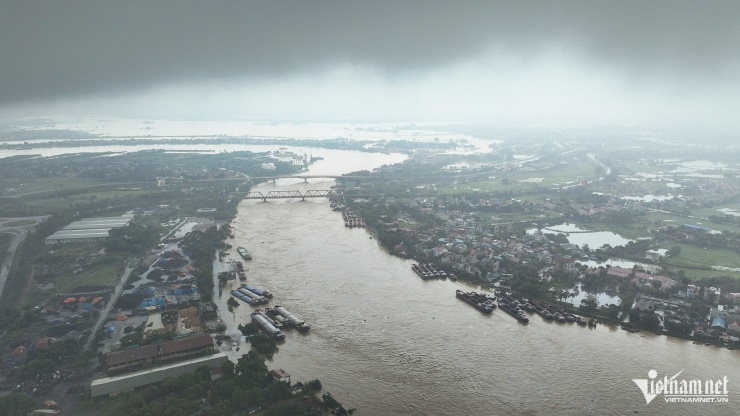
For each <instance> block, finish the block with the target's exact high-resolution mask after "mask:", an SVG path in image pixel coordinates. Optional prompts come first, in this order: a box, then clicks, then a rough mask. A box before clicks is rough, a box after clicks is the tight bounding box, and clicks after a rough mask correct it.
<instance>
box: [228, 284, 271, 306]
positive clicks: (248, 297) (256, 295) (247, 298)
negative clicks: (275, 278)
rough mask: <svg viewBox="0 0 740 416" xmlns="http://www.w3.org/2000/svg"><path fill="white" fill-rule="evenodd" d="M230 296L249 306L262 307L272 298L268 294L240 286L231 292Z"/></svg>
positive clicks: (251, 287)
mask: <svg viewBox="0 0 740 416" xmlns="http://www.w3.org/2000/svg"><path fill="white" fill-rule="evenodd" d="M231 296H233V297H235V298H237V299H239V300H241V301H242V302H244V303H246V304H248V305H250V306H258V305H264V304H265V303H267V302H269V301H270V300H269V299H270V298H272V294H271V293H270V292H268V291H266V290H261V289H258V288H256V287H254V286H250V285H241V286H240V287H239V288H238V289H236V290H232V291H231Z"/></svg>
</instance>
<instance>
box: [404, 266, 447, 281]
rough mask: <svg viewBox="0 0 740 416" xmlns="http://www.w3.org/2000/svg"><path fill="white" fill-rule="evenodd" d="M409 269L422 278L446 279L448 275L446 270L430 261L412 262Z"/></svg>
mask: <svg viewBox="0 0 740 416" xmlns="http://www.w3.org/2000/svg"><path fill="white" fill-rule="evenodd" d="M411 270H413V271H414V273H416V274H417V275H419V277H421V278H422V279H423V280H427V279H446V278H447V277H448V275H447V272H445V271H444V270H440V269H438V268H437V266H435V265H434V264H432V263H419V264H416V263H414V264H412V265H411Z"/></svg>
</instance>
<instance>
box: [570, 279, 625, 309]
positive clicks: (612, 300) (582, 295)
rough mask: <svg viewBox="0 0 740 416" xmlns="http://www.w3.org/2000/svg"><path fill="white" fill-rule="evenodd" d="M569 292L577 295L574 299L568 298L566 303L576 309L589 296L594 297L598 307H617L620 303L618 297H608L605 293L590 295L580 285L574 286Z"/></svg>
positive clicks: (620, 300)
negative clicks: (612, 305)
mask: <svg viewBox="0 0 740 416" xmlns="http://www.w3.org/2000/svg"><path fill="white" fill-rule="evenodd" d="M571 292H573V293H578V295H576V296H575V297H572V298H568V303H572V304H573V306H575V307H578V306H580V305H581V301H582V300H584V299H586V298H588V297H589V296H594V297H595V298H596V301H597V302H599V306H606V305H611V304H615V305H619V304H620V303H622V299H620V298H619V296H611V295H608V294H607V293H606V292H599V293H590V292H586V291H584V290H583V285H582V284H581V283H579V284H577V285H575V286H574V287H573V288H572V289H571Z"/></svg>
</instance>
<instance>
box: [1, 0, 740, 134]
mask: <svg viewBox="0 0 740 416" xmlns="http://www.w3.org/2000/svg"><path fill="white" fill-rule="evenodd" d="M739 15H740V2H737V1H713V2H696V1H685V0H671V1H649V2H644V1H600V2H582V1H569V0H565V1H558V2H553V1H472V0H471V1H465V2H450V1H438V0H427V1H417V0H408V1H402V2H398V1H372V2H360V1H357V2H353V1H349V2H348V1H329V0H323V1H311V2H303V1H264V2H261V1H219V2H174V1H157V2H143V1H142V2H139V1H127V2H98V1H90V2H87V1H54V2H44V1H15V2H6V3H3V4H2V5H0V56H2V57H3V58H2V65H0V112H4V113H6V114H13V115H39V114H41V113H47V114H48V113H57V114H59V113H65V112H69V113H76V114H86V113H97V114H106V115H120V116H132V117H191V118H253V119H281V120H288V119H301V120H307V119H311V120H364V121H386V120H387V121H396V120H440V121H475V122H489V123H497V122H501V123H545V124H548V123H549V124H670V123H696V124H703V123H707V124H723V123H724V124H726V123H734V122H736V120H735V119H736V118H737V117H736V114H737V113H738V110H739V109H740V25H738V24H737V16H739Z"/></svg>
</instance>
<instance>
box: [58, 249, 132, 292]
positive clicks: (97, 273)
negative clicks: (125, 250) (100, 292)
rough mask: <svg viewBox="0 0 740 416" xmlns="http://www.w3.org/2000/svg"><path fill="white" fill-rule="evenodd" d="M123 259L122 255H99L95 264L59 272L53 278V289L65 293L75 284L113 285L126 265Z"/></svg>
mask: <svg viewBox="0 0 740 416" xmlns="http://www.w3.org/2000/svg"><path fill="white" fill-rule="evenodd" d="M123 259H124V257H122V256H115V255H110V254H109V255H105V256H101V258H100V259H99V260H96V262H97V264H93V265H91V266H88V267H85V270H84V271H81V272H78V273H74V272H72V273H64V274H59V275H57V276H56V277H54V279H53V282H54V289H55V291H56V292H58V293H67V292H69V291H70V290H72V288H74V287H75V286H82V285H95V286H98V285H99V286H106V285H111V286H115V284H116V283H118V280H119V279H120V278H121V274H123V270H124V269H125V267H126V265H125V264H124V262H123Z"/></svg>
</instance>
